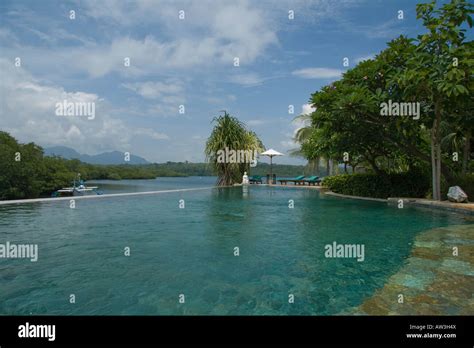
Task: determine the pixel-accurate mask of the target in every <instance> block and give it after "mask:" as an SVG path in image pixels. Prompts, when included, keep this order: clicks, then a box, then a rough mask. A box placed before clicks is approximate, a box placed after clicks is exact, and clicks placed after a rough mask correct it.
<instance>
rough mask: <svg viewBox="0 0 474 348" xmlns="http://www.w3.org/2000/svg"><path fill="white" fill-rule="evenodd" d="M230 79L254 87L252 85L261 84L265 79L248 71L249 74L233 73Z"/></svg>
mask: <svg viewBox="0 0 474 348" xmlns="http://www.w3.org/2000/svg"><path fill="white" fill-rule="evenodd" d="M229 81H230V82H232V83H236V84H239V85H242V86H245V87H252V86H258V85H261V84H262V83H263V81H264V80H263V79H262V78H261V77H260V76H259V75H257V74H254V73H247V74H239V75H233V76H231V77H230V78H229Z"/></svg>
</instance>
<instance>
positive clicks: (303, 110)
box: [301, 104, 316, 115]
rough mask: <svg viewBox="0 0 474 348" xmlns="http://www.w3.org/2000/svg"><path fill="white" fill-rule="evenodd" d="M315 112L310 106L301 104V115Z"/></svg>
mask: <svg viewBox="0 0 474 348" xmlns="http://www.w3.org/2000/svg"><path fill="white" fill-rule="evenodd" d="M314 111H316V108H314V107H312V106H311V104H303V105H302V106H301V115H307V114H311V113H313V112H314Z"/></svg>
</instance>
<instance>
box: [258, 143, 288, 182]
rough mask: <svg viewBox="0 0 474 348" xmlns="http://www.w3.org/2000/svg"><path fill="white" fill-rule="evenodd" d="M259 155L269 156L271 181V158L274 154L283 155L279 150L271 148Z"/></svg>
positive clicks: (271, 176) (271, 178)
mask: <svg viewBox="0 0 474 348" xmlns="http://www.w3.org/2000/svg"><path fill="white" fill-rule="evenodd" d="M261 155H263V156H268V157H270V182H271V183H273V162H272V159H273V157H275V156H283V154H282V153H281V152H278V151H275V150H273V149H270V150H267V151H265V152H262V153H261Z"/></svg>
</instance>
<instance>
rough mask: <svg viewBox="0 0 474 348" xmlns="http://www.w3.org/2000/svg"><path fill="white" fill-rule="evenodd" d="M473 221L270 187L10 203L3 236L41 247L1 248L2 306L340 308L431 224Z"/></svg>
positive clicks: (369, 288) (14, 310)
mask: <svg viewBox="0 0 474 348" xmlns="http://www.w3.org/2000/svg"><path fill="white" fill-rule="evenodd" d="M186 179H187V178H182V179H179V180H183V182H185V181H186ZM196 180H197V179H196ZM205 180H209V179H205ZM205 184H209V183H208V182H206V183H205ZM178 186H179V185H178ZM167 188H179V187H169V186H167ZM180 200H184V209H180V208H179V204H180ZM289 200H293V202H294V208H293V209H290V208H289ZM181 203H183V202H181ZM466 223H469V221H468V220H465V219H464V218H463V217H462V216H459V215H456V214H451V213H444V212H439V211H430V210H424V209H423V210H422V209H415V208H405V209H398V208H397V207H396V206H388V205H386V204H384V203H378V202H366V201H355V200H346V199H340V198H335V197H329V196H325V195H324V194H321V193H320V192H318V191H317V190H314V189H292V188H281V187H274V188H270V187H265V186H262V187H256V186H251V187H250V188H249V191H248V193H245V192H243V189H242V187H234V188H221V189H208V190H203V191H190V192H179V193H176V192H175V193H162V194H156V195H147V196H130V197H114V198H98V199H86V200H76V208H75V209H71V208H70V207H69V202H68V201H56V202H54V201H53V202H43V203H33V204H18V205H6V206H0V243H5V242H6V241H9V242H10V243H18V244H21V243H25V244H38V248H39V257H38V261H37V262H30V260H27V259H0V314H19V315H29V314H64V315H82V314H85V315H100V314H103V315H114V314H117V315H139V314H144V315H181V314H187V315H213V314H217V315H285V314H292V315H333V314H339V313H344V312H345V311H346V310H348V309H350V308H352V307H354V306H358V305H360V304H361V303H362V302H363V301H364V299H367V298H368V297H370V296H371V295H372V294H373V293H374V291H375V290H377V289H379V288H381V287H382V286H383V285H384V283H385V282H386V280H387V279H388V277H389V276H391V275H392V274H394V273H396V272H397V270H399V269H400V268H401V267H402V266H403V264H404V261H405V260H406V258H407V256H408V255H409V253H410V250H411V248H412V245H411V244H412V242H413V240H414V237H415V236H416V235H417V234H418V233H419V232H421V231H424V230H427V229H431V228H435V227H442V226H448V225H451V224H457V225H459V224H466ZM333 242H337V243H346V244H354V243H356V244H363V245H364V246H365V259H364V261H363V262H358V261H357V260H356V259H352V258H326V257H325V245H326V244H332V243H333ZM126 247H128V248H130V256H125V255H124V250H125V249H124V248H126ZM236 247H238V248H239V256H235V250H236V249H235V248H236ZM71 294H74V295H75V303H74V304H71V303H70V301H69V300H70V295H71ZM290 294H291V295H294V303H289V295H290ZM180 295H184V297H180ZM180 298H181V300H182V299H183V298H184V303H180V302H179V300H180Z"/></svg>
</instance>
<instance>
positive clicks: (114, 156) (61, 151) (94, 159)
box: [44, 146, 150, 164]
mask: <svg viewBox="0 0 474 348" xmlns="http://www.w3.org/2000/svg"><path fill="white" fill-rule="evenodd" d="M44 154H45V155H46V156H59V157H62V158H64V159H78V160H80V161H81V162H84V163H91V164H149V163H150V162H148V161H147V160H146V159H144V158H143V157H140V156H136V155H133V154H130V161H129V162H125V160H124V153H123V152H120V151H111V152H104V153H100V154H98V155H85V154H80V153H79V152H77V151H76V150H74V149H71V148H70V147H66V146H53V147H48V148H45V149H44Z"/></svg>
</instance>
